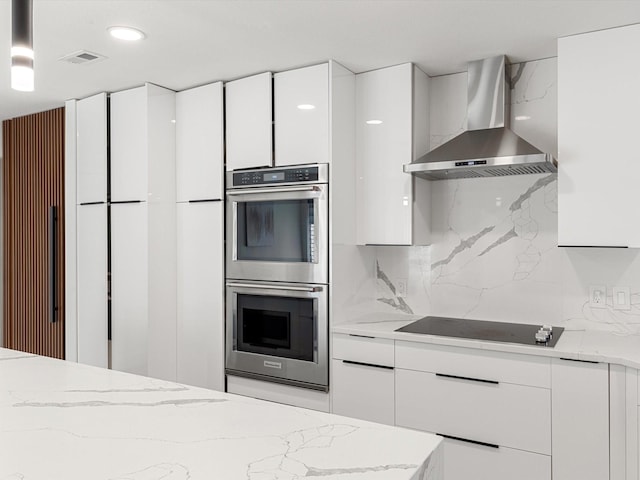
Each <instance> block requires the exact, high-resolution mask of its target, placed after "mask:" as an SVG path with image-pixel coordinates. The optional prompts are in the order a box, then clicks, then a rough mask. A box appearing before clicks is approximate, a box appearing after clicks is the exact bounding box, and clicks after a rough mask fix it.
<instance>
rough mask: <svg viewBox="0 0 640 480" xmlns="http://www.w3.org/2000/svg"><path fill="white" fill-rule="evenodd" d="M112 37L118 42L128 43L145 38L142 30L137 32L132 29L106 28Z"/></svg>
mask: <svg viewBox="0 0 640 480" xmlns="http://www.w3.org/2000/svg"><path fill="white" fill-rule="evenodd" d="M107 30H108V31H109V33H110V34H111V36H112V37H115V38H117V39H120V40H126V41H128V42H135V41H137V40H142V39H144V38H145V37H146V35H145V34H144V32H143V31H142V30H138V29H137V28H133V27H122V26H117V27H109V28H107Z"/></svg>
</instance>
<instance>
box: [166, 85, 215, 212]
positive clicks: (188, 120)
mask: <svg viewBox="0 0 640 480" xmlns="http://www.w3.org/2000/svg"><path fill="white" fill-rule="evenodd" d="M222 101H223V100H222V82H218V83H212V84H211V85H205V86H203V87H198V88H192V89H190V90H185V91H183V92H178V93H177V94H176V188H177V191H176V196H177V198H176V200H177V201H178V202H181V201H188V200H211V199H220V198H222V196H223V179H222V175H223V168H222V165H223V162H224V158H223V156H224V138H223V135H224V130H223V114H222V112H223V105H222Z"/></svg>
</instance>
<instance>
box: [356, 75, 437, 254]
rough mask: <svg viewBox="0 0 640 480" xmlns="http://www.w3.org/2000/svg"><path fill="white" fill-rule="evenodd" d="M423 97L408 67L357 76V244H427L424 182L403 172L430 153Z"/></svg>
mask: <svg viewBox="0 0 640 480" xmlns="http://www.w3.org/2000/svg"><path fill="white" fill-rule="evenodd" d="M428 92H429V77H428V76H427V75H425V74H424V73H423V72H422V71H420V70H419V69H418V68H416V67H415V66H413V65H412V64H410V63H406V64H403V65H398V66H395V67H389V68H383V69H380V70H373V71H371V72H366V73H361V74H358V75H356V176H357V183H356V188H357V211H358V219H359V224H358V244H361V245H366V244H379V245H427V244H429V243H430V225H429V224H430V208H431V207H430V193H429V192H430V190H429V183H428V181H427V180H424V179H420V178H417V177H413V176H411V175H408V174H406V173H404V171H403V165H405V164H408V163H411V161H412V160H414V159H416V158H418V157H420V156H421V155H423V154H425V153H427V151H428V150H429V95H428Z"/></svg>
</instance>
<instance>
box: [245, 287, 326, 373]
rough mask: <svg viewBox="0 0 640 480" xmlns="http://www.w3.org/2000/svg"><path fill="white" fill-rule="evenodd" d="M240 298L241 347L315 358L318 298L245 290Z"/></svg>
mask: <svg viewBox="0 0 640 480" xmlns="http://www.w3.org/2000/svg"><path fill="white" fill-rule="evenodd" d="M237 298H238V299H237V324H236V328H237V330H236V332H237V349H238V350H239V351H242V352H249V353H257V354H262V355H272V356H276V357H284V358H293V359H296V360H305V361H313V360H314V358H313V353H314V343H315V341H314V336H315V335H314V333H315V327H314V302H315V301H316V300H314V299H312V298H294V297H275V296H270V295H244V294H238V297H237Z"/></svg>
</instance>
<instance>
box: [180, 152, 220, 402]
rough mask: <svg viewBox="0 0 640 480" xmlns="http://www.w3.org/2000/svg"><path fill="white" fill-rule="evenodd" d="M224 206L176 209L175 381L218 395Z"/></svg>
mask: <svg viewBox="0 0 640 480" xmlns="http://www.w3.org/2000/svg"><path fill="white" fill-rule="evenodd" d="M221 166H222V165H221V164H220V167H221ZM223 207H224V205H223V202H222V201H216V202H197V203H179V204H178V205H177V226H178V228H177V233H178V241H177V247H178V257H177V260H178V281H177V287H178V298H177V305H178V323H177V325H178V328H177V337H176V341H177V345H178V347H177V357H178V362H177V365H178V370H177V380H178V382H180V383H185V384H188V385H195V386H199V387H204V388H211V389H214V390H219V391H224V359H225V353H224V255H223V251H224V245H223V243H224V235H223V228H224V223H223V211H224V208H223Z"/></svg>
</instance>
